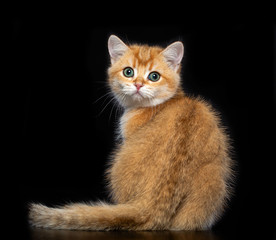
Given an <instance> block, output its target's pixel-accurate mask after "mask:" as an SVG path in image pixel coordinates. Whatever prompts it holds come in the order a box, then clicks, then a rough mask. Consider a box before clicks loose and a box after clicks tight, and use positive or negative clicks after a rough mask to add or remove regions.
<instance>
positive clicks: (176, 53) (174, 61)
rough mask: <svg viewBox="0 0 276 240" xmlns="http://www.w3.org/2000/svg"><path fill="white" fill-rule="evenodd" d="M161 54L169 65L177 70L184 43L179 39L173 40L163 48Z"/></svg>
mask: <svg viewBox="0 0 276 240" xmlns="http://www.w3.org/2000/svg"><path fill="white" fill-rule="evenodd" d="M162 54H163V56H164V57H165V60H166V62H167V63H168V64H169V66H170V67H171V68H172V69H173V70H174V71H177V70H178V68H179V65H180V62H181V60H182V58H183V55H184V45H183V43H182V42H179V41H178V42H174V43H172V44H171V45H169V46H168V47H166V48H165V50H163V51H162Z"/></svg>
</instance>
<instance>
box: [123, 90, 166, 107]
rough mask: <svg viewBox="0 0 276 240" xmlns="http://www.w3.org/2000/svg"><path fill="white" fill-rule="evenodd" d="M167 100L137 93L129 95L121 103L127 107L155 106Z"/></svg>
mask: <svg viewBox="0 0 276 240" xmlns="http://www.w3.org/2000/svg"><path fill="white" fill-rule="evenodd" d="M166 100H167V99H159V98H146V97H143V96H142V95H141V94H138V93H137V94H133V95H128V96H127V97H125V98H124V100H123V101H120V104H121V105H122V106H123V107H125V108H140V107H155V106H157V105H159V104H161V103H163V102H165V101H166Z"/></svg>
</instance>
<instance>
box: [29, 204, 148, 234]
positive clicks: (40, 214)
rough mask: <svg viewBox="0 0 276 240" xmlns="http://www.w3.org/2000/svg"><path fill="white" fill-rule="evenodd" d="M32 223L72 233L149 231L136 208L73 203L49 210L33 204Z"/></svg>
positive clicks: (144, 217) (122, 205) (30, 216)
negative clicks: (82, 231) (76, 231)
mask: <svg viewBox="0 0 276 240" xmlns="http://www.w3.org/2000/svg"><path fill="white" fill-rule="evenodd" d="M29 219H30V223H31V224H32V225H33V226H36V227H42V228H51V229H71V230H147V229H150V226H147V217H146V215H145V214H141V211H139V209H138V208H137V207H135V206H132V205H128V204H119V205H107V204H102V203H101V204H97V205H87V204H70V205H65V206H64V207H61V208H49V207H46V206H44V205H41V204H31V206H30V213H29Z"/></svg>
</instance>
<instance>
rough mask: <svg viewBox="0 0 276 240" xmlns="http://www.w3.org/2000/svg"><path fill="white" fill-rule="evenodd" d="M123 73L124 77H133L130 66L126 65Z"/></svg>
mask: <svg viewBox="0 0 276 240" xmlns="http://www.w3.org/2000/svg"><path fill="white" fill-rule="evenodd" d="M123 74H124V76H125V77H128V78H130V77H133V76H134V71H133V69H132V68H131V67H126V68H125V69H124V70H123Z"/></svg>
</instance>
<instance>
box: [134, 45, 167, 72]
mask: <svg viewBox="0 0 276 240" xmlns="http://www.w3.org/2000/svg"><path fill="white" fill-rule="evenodd" d="M130 50H131V57H130V58H131V59H130V60H131V62H132V63H133V65H136V66H135V67H138V66H139V65H140V66H141V65H143V66H146V65H149V64H153V63H154V61H156V60H157V59H158V58H160V53H161V51H162V50H163V49H162V48H159V47H149V46H147V45H142V46H137V45H133V46H130ZM137 65H138V66H137Z"/></svg>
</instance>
